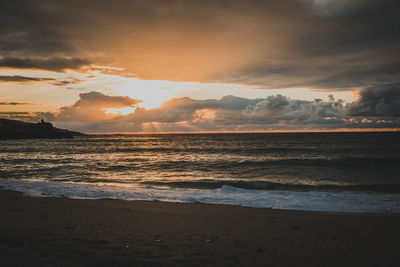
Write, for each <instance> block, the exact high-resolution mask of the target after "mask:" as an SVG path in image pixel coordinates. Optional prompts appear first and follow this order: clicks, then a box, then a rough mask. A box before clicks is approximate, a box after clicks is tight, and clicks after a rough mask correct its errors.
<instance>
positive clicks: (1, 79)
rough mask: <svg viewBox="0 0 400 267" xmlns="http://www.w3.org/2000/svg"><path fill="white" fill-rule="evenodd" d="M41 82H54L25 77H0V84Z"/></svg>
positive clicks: (51, 79) (49, 79) (50, 79)
mask: <svg viewBox="0 0 400 267" xmlns="http://www.w3.org/2000/svg"><path fill="white" fill-rule="evenodd" d="M41 81H55V79H53V78H36V77H27V76H19V75H11V76H8V75H0V82H22V83H24V82H27V83H30V82H41Z"/></svg>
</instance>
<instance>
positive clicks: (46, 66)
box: [0, 0, 400, 133]
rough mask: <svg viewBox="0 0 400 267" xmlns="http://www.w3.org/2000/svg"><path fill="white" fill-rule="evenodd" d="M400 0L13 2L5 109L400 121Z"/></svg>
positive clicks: (269, 123)
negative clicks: (399, 13)
mask: <svg viewBox="0 0 400 267" xmlns="http://www.w3.org/2000/svg"><path fill="white" fill-rule="evenodd" d="M399 10H400V3H399V1H398V0H212V1H208V0H201V1H200V0H130V1H123V0H113V1H108V0H107V1H106V0H96V1H95V0H93V1H88V0H87V1H82V0H79V1H78V0H68V1H61V0H60V1H58V0H35V1H28V0H26V1H23V0H5V1H1V2H0V117H4V118H14V119H21V120H26V121H38V120H40V119H41V118H43V119H45V120H49V121H51V122H53V123H54V124H55V125H56V126H58V127H64V128H70V129H74V130H80V131H84V132H89V133H102V132H155V131H156V132H176V131H179V132H181V131H184V132H192V131H194V132H199V131H271V130H274V131H275V130H278V131H280V130H300V131H303V130H342V129H396V128H400V50H399V47H400V16H399V15H398V12H399Z"/></svg>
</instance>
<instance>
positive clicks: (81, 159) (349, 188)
mask: <svg viewBox="0 0 400 267" xmlns="http://www.w3.org/2000/svg"><path fill="white" fill-rule="evenodd" d="M0 186H1V187H3V188H5V189H9V190H15V191H21V192H23V193H24V194H25V195H29V196H40V197H65V198H74V199H119V200H126V201H133V200H145V201H165V202H196V203H214V204H226V205H238V206H247V207H256V208H273V209H290V210H311V211H327V212H352V213H354V212H355V213H385V214H386V213H397V214H398V213H400V133H399V132H335V133H333V132H325V133H211V134H134V135H91V136H83V137H75V138H73V139H46V140H45V139H32V140H1V141H0Z"/></svg>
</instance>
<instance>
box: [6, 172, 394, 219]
mask: <svg viewBox="0 0 400 267" xmlns="http://www.w3.org/2000/svg"><path fill="white" fill-rule="evenodd" d="M0 186H2V187H4V188H5V189H8V190H14V191H20V192H23V193H24V194H25V195H28V196H42V197H67V198H75V199H120V200H148V201H165V202H201V203H213V204H228V205H238V206H246V207H259V208H274V209H292V210H312V211H329V212H357V213H400V194H354V193H334V192H291V191H280V190H271V191H269V190H248V189H241V188H235V187H231V186H226V185H225V186H223V187H222V188H220V189H179V188H178V189H177V188H156V187H151V186H143V187H138V186H122V185H115V184H113V185H110V184H88V183H72V182H50V181H26V180H6V179H0Z"/></svg>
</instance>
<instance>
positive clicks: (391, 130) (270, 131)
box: [85, 128, 400, 135]
mask: <svg viewBox="0 0 400 267" xmlns="http://www.w3.org/2000/svg"><path fill="white" fill-rule="evenodd" d="M349 132H400V128H386V129H382V128H354V129H351V128H339V129H332V130H326V129H316V130H254V131H193V132H187V131H175V132H110V133H85V134H88V135H135V134H138V135H140V134H143V135H144V134H230V133H232V134H233V133H235V134H236V133H349Z"/></svg>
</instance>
